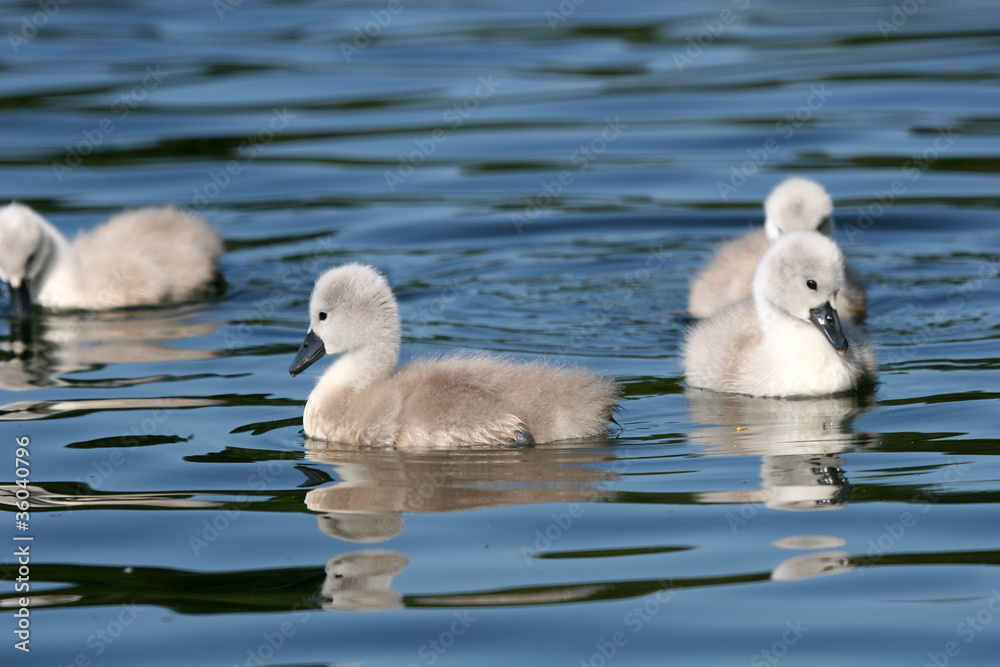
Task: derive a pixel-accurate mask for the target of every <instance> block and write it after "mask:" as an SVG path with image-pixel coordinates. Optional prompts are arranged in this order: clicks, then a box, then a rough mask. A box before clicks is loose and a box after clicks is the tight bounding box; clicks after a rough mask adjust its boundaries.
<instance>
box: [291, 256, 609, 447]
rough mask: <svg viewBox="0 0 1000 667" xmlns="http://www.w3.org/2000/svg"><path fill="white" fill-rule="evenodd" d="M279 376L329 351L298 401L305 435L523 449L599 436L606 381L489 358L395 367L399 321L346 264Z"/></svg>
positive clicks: (314, 305)
mask: <svg viewBox="0 0 1000 667" xmlns="http://www.w3.org/2000/svg"><path fill="white" fill-rule="evenodd" d="M309 319H310V327H309V333H308V334H307V336H306V339H305V341H304V342H303V343H302V347H301V348H300V349H299V352H298V354H297V355H296V357H295V360H294V361H293V362H292V365H291V367H290V368H289V371H290V372H291V374H292V375H293V376H294V375H296V374H298V373H300V372H302V371H303V370H304V369H305V368H307V367H308V366H309V365H310V364H312V363H313V362H315V361H316V360H317V359H319V358H321V357H322V356H323V355H324V354H339V355H340V357H339V358H338V359H337V360H336V361H334V362H333V363H332V364H331V365H330V366H329V368H327V369H326V371H325V372H324V373H323V375H322V377H321V378H320V379H319V382H318V383H317V384H316V387H315V388H314V389H313V391H312V393H310V394H309V399H308V401H307V402H306V407H305V414H304V417H303V426H304V428H305V432H306V435H308V436H310V437H312V438H319V439H323V440H331V441H337V442H343V443H347V444H356V445H379V446H393V447H397V448H399V449H414V448H430V447H453V446H467V445H475V444H482V445H505V446H517V445H528V444H531V443H532V442H548V441H553V440H565V439H571V438H584V437H591V436H597V435H602V434H604V433H606V432H607V422H608V421H609V420H610V419H611V418H612V412H613V411H614V409H615V408H616V407H617V397H618V388H617V386H616V385H615V383H614V382H612V381H610V380H607V379H604V378H601V377H599V376H597V375H595V374H592V373H590V372H588V371H585V370H582V369H576V368H568V367H562V366H554V365H550V364H545V363H537V362H533V363H528V362H516V361H511V360H507V359H503V358H499V357H496V356H493V355H489V354H483V353H478V354H460V355H453V356H447V357H443V358H428V359H421V360H418V361H415V362H413V363H410V364H408V365H406V366H405V367H403V368H400V369H399V370H395V368H396V364H397V362H398V360H399V346H400V319H399V310H398V307H397V305H396V299H395V297H394V296H393V294H392V290H391V289H390V288H389V284H388V282H387V281H386V279H385V278H384V277H383V276H382V275H381V274H380V273H378V272H377V271H376V270H375V269H373V268H372V267H370V266H367V265H363V264H358V263H351V264H345V265H343V266H339V267H335V268H332V269H329V270H328V271H326V272H325V273H324V274H323V275H322V276H320V277H319V279H318V280H317V281H316V286H315V288H314V289H313V293H312V298H311V299H310V302H309Z"/></svg>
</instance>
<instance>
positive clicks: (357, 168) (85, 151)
mask: <svg viewBox="0 0 1000 667" xmlns="http://www.w3.org/2000/svg"><path fill="white" fill-rule="evenodd" d="M46 7H47V9H46ZM3 16H4V18H3V34H4V35H5V38H4V39H3V40H2V41H3V43H2V44H0V114H2V120H3V122H2V123H0V200H8V199H13V198H17V199H19V200H22V201H25V202H27V203H30V204H31V205H33V206H35V207H36V208H38V209H39V210H40V211H42V212H43V213H44V214H45V215H47V216H48V217H49V219H51V220H52V221H53V222H54V223H55V224H57V225H58V226H59V227H60V228H61V229H63V230H65V231H66V233H67V234H68V235H72V234H74V233H75V232H76V230H78V229H84V228H88V227H90V226H92V225H94V224H96V223H97V222H98V221H100V220H102V219H104V218H106V217H107V216H108V215H110V214H111V213H113V212H114V211H117V210H119V209H121V208H123V207H128V206H138V205H145V204H151V203H163V202H176V203H180V204H183V205H186V206H189V207H192V208H195V209H198V210H200V211H201V213H202V214H203V215H204V216H205V217H206V218H207V219H209V220H210V221H211V223H212V224H214V225H216V226H217V227H218V228H219V229H220V230H221V232H222V234H223V236H224V238H225V240H226V248H227V253H226V256H225V259H224V263H223V269H224V271H225V274H226V276H227V279H228V280H229V283H230V289H229V291H228V292H227V293H226V295H225V296H223V297H221V298H219V299H217V300H212V301H205V302H196V303H188V304H183V305H178V306H168V307H160V308H154V309H144V310H135V311H128V312H116V313H110V314H103V315H99V316H80V315H45V316H42V317H40V318H38V319H37V320H36V321H35V322H34V324H33V330H32V332H31V334H32V338H31V345H30V347H29V349H28V350H27V351H25V350H22V349H20V348H18V347H16V346H11V345H7V346H6V352H5V353H4V358H5V361H3V363H2V366H0V386H2V390H0V419H2V420H3V421H4V426H3V427H2V429H0V433H2V436H0V437H2V438H3V441H4V443H3V447H2V449H3V451H4V452H6V454H4V456H3V459H5V462H4V461H0V480H2V482H3V491H2V494H3V495H2V496H0V502H2V503H3V507H4V510H5V512H4V513H3V515H2V516H3V517H4V518H3V522H4V523H6V525H4V526H2V527H0V540H4V541H6V543H7V546H6V547H3V549H2V550H0V553H3V554H4V564H5V567H4V570H3V572H4V576H3V580H4V581H3V583H2V584H0V606H3V607H6V608H8V612H7V613H5V614H4V615H3V620H0V637H5V639H4V640H3V645H2V646H0V655H2V656H3V657H2V658H0V661H2V663H3V664H5V665H6V664H18V665H19V664H25V665H29V664H30V665H70V664H76V665H177V664H185V665H260V664H266V665H327V664H369V665H400V664H402V665H410V664H415V665H433V664H456V665H458V664H545V665H553V664H566V665H592V666H594V667H601V666H603V665H608V664H612V663H615V664H657V665H659V664H679V665H691V664H711V665H718V664H750V665H754V666H757V665H776V664H782V665H843V664H872V665H887V664H893V665H916V666H920V665H925V664H933V665H936V666H937V667H942V665H946V664H949V665H973V664H982V665H986V664H995V663H996V656H997V655H998V651H1000V641H998V639H997V638H998V631H997V629H998V627H1000V619H998V618H997V616H998V614H1000V593H998V591H1000V580H998V575H997V570H994V569H993V568H995V567H997V566H998V565H1000V549H998V546H997V544H998V543H997V515H998V505H1000V465H998V459H997V456H996V450H997V449H998V446H1000V439H998V437H997V425H998V423H1000V420H998V416H1000V411H998V400H1000V373H998V366H1000V353H998V342H1000V333H998V331H1000V312H998V309H997V303H998V297H1000V281H998V280H997V279H996V277H997V273H998V271H1000V226H998V224H997V214H998V207H1000V198H998V196H997V192H998V190H997V183H998V181H997V172H998V171H1000V162H998V159H997V155H998V149H1000V139H998V137H1000V113H998V109H1000V87H998V83H1000V72H998V65H1000V56H998V47H1000V36H998V35H1000V15H998V14H997V12H996V11H995V7H994V6H992V5H991V4H990V3H985V2H955V3H946V4H935V3H898V4H897V5H893V4H891V3H863V2H848V3H839V4H838V5H837V6H836V7H834V6H832V5H822V6H821V5H815V6H813V5H810V4H806V3H794V2H785V1H779V0H775V1H769V2H754V1H753V0H750V1H749V2H748V1H746V0H735V1H733V2H728V1H725V2H721V1H720V2H716V3H708V4H706V3H695V2H677V3H622V2H613V3H612V2H603V1H600V0H573V1H572V2H570V1H569V0H566V1H564V2H561V3H557V2H555V1H553V2H550V3H527V2H524V3H493V2H478V3H447V2H445V3H430V2H420V1H418V0H413V1H401V2H396V1H395V0H393V1H391V2H374V3H365V2H355V3H348V4H336V5H328V4H327V3H319V2H313V3H288V2H270V3H266V2H265V3H251V2H239V1H238V0H215V2H213V3H209V2H198V3H195V2H180V3H153V2H136V3H117V2H103V3H77V2H76V1H75V0H74V1H71V2H65V3H61V4H60V3H56V2H52V3H44V2H43V3H33V2H14V3H4V12H3ZM793 173H797V174H803V175H807V176H809V177H812V178H815V179H817V180H819V181H820V182H822V183H823V184H824V185H825V186H826V187H827V189H828V190H829V191H830V192H831V193H832V195H833V197H834V199H835V202H836V217H837V221H838V225H839V229H838V232H837V239H838V241H839V242H840V243H841V245H842V246H843V247H844V249H845V252H846V253H847V254H848V255H849V256H850V258H851V260H852V262H853V263H854V264H855V265H856V266H857V267H858V269H859V270H860V271H861V273H862V274H863V275H864V278H865V280H866V281H867V284H868V288H869V294H870V315H869V317H868V320H867V322H866V329H867V332H868V335H869V337H870V339H871V340H872V341H873V342H874V343H876V344H877V346H878V353H879V360H880V380H881V383H880V385H879V386H878V388H877V390H876V392H875V393H874V395H872V396H863V397H854V398H836V399H825V400H815V401H778V400H763V399H748V398H743V397H731V396H719V395H713V394H709V393H706V392H698V391H693V392H692V391H686V390H685V387H684V383H683V378H682V377H681V372H680V364H679V361H678V356H677V355H678V346H679V342H680V340H681V337H682V335H683V332H684V329H685V327H686V326H687V320H686V318H685V316H684V308H685V297H686V289H687V281H688V280H689V277H690V276H691V275H692V274H693V272H694V271H695V270H696V269H697V268H698V267H699V266H700V265H701V264H702V262H704V261H705V259H706V258H707V256H708V255H709V254H710V252H711V249H712V246H713V244H714V243H715V242H717V241H718V240H720V239H723V238H727V237H730V236H733V235H735V234H737V233H740V232H742V231H743V230H745V229H747V228H748V227H750V226H753V225H759V224H760V223H761V221H762V210H761V202H762V201H763V199H764V197H765V196H766V194H767V192H768V191H769V190H770V189H771V188H772V187H773V186H774V185H775V184H776V183H777V182H778V181H779V180H781V179H782V178H784V177H785V176H786V175H788V174H793ZM352 259H357V260H361V261H365V262H370V263H373V264H375V265H377V266H378V267H379V268H381V269H382V270H383V271H384V272H385V273H386V274H387V275H388V277H389V279H390V281H391V283H392V285H393V287H394V289H395V290H396V292H397V294H398V296H399V299H400V304H401V310H402V315H403V318H404V353H403V354H404V357H405V358H408V357H410V356H413V355H419V354H424V353H435V352H440V351H445V350H451V349H456V348H458V349H484V350H498V351H503V352H508V353H511V354H513V355H516V356H518V357H522V358H535V357H537V358H556V359H561V360H565V361H569V362H572V363H576V364H582V365H585V366H587V367H590V368H593V369H595V370H598V371H600V372H604V373H607V374H609V375H612V376H614V377H616V378H618V379H619V380H620V381H621V382H622V384H623V385H624V387H625V396H626V397H625V401H624V408H625V412H624V414H623V415H622V416H621V417H620V419H619V421H620V422H621V426H622V429H621V431H620V433H614V434H612V435H611V436H610V437H609V438H608V439H607V440H606V441H597V442H581V443H557V444H552V445H544V446H539V447H537V448H536V449H533V450H522V451H514V450H505V451H484V450H468V451H441V452H417V453H407V452H392V451H356V450H352V449H350V448H345V447H338V446H334V445H329V444H326V445H324V444H321V443H316V442H311V441H306V440H305V439H304V437H303V434H302V431H301V413H302V405H303V403H304V399H305V397H306V395H307V394H308V392H309V390H310V388H311V382H312V379H313V378H314V377H315V376H316V375H317V372H316V371H313V370H310V371H309V372H308V373H307V377H299V378H296V379H292V378H290V377H289V376H288V372H287V369H288V365H289V362H290V361H291V357H292V355H293V354H294V351H295V349H296V347H297V345H298V343H299V342H301V339H302V336H303V335H304V333H305V327H306V324H307V317H306V303H307V300H308V296H309V291H310V289H311V286H312V281H313V279H314V278H315V276H316V275H317V274H318V273H319V272H320V271H321V270H322V269H323V268H325V267H327V266H329V265H332V264H336V263H340V262H343V261H347V260H352ZM4 322H5V325H6V326H8V328H10V325H9V320H4ZM16 438H29V439H30V445H29V449H30V468H29V472H30V475H29V478H28V479H29V482H30V493H31V507H32V509H31V513H30V527H29V530H28V531H19V530H18V529H17V528H16V524H15V514H14V511H15V508H14V507H13V503H14V502H15V501H16V498H15V494H16V490H17V488H18V487H17V486H16V484H15V481H16V480H17V479H18V477H17V474H18V473H17V472H16V468H17V467H18V464H17V463H16V461H15V449H16V444H15V439H16ZM26 534H30V535H31V536H32V537H33V538H34V540H33V541H32V542H31V543H30V554H31V557H30V564H29V569H30V574H29V579H30V586H31V591H30V592H31V594H32V598H31V607H30V631H31V635H30V648H31V652H30V654H25V653H23V652H21V651H18V650H16V649H15V648H14V644H15V642H16V641H18V639H17V637H16V636H15V635H14V633H13V632H12V631H13V630H14V629H15V628H16V623H17V618H16V617H14V616H13V613H14V611H15V610H16V609H17V608H18V607H19V604H18V599H19V597H20V596H21V595H22V594H21V593H18V592H17V591H16V586H17V584H18V582H17V577H18V574H17V569H16V565H17V564H16V560H17V557H16V556H15V555H14V551H15V549H16V548H17V546H18V545H19V544H22V543H21V542H15V541H14V540H13V539H12V538H13V537H15V536H18V535H26ZM4 536H6V537H4Z"/></svg>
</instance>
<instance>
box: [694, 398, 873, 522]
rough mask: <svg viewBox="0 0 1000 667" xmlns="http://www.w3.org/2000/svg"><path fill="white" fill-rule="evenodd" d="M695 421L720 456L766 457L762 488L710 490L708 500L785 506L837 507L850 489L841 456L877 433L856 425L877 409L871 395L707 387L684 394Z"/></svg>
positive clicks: (701, 437)
mask: <svg viewBox="0 0 1000 667" xmlns="http://www.w3.org/2000/svg"><path fill="white" fill-rule="evenodd" d="M685 398H686V400H687V408H688V414H689V415H690V417H691V421H692V422H694V423H696V424H703V425H710V426H700V427H697V428H693V429H691V431H690V437H691V440H693V441H695V442H698V443H701V444H703V445H704V446H705V451H706V453H708V454H709V455H714V456H760V457H761V465H760V478H761V488H759V489H749V490H732V491H707V492H703V493H700V494H698V498H699V500H700V501H701V502H705V503H763V504H764V505H765V506H766V507H769V508H771V509H780V510H818V509H837V508H840V507H842V506H843V505H844V503H845V502H846V501H847V498H848V496H849V494H850V488H851V487H850V483H849V481H848V479H847V477H846V475H845V474H844V471H843V465H844V459H843V458H842V457H841V456H840V454H842V453H844V452H848V451H851V450H856V449H861V448H864V447H869V446H872V445H874V444H875V443H876V438H875V436H874V435H870V434H865V433H857V432H855V431H854V430H853V428H852V426H851V423H852V422H853V420H854V419H855V418H856V417H857V416H858V415H859V414H862V413H863V412H865V411H866V410H869V409H871V407H872V406H873V400H872V399H871V397H870V396H858V395H851V396H831V397H825V398H817V399H812V398H810V399H795V400H789V399H772V398H755V397H751V396H743V395H739V394H721V393H717V392H711V391H704V390H700V389H689V390H687V392H686V393H685Z"/></svg>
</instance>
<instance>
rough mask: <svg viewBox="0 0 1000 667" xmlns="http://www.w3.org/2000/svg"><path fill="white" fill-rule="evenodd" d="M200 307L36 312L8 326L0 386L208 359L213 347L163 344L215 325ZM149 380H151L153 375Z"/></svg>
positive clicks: (33, 385)
mask: <svg viewBox="0 0 1000 667" xmlns="http://www.w3.org/2000/svg"><path fill="white" fill-rule="evenodd" d="M203 311H204V306H199V305H196V304H188V305H181V306H172V307H165V308H161V309H130V310H118V311H110V312H79V313H70V314H61V313H59V314H57V313H39V314H36V316H35V317H34V318H33V319H32V320H30V321H14V322H11V324H10V338H9V340H7V341H4V342H3V345H2V347H0V350H2V351H3V353H4V354H5V356H6V357H7V358H6V359H4V360H3V361H0V389H8V390H12V391H26V390H31V389H37V388H39V387H52V386H67V385H69V384H71V383H70V382H67V381H66V380H65V379H64V376H65V375H68V374H70V373H76V372H81V371H90V370H94V369H96V368H100V367H102V366H107V365H111V364H125V363H151V362H170V361H191V360H199V359H212V358H215V357H218V356H220V353H219V352H216V351H214V350H206V349H197V348H183V347H174V346H171V345H170V344H169V343H171V342H173V341H180V340H186V339H191V338H195V337H198V336H204V335H207V334H211V333H213V332H214V331H215V330H216V329H218V328H219V326H221V324H222V322H220V321H204V320H203V319H202V316H203ZM154 379H155V378H154ZM146 381H152V380H151V379H149V378H142V379H114V380H104V381H87V384H89V385H91V386H128V385H133V384H140V383H142V382H146Z"/></svg>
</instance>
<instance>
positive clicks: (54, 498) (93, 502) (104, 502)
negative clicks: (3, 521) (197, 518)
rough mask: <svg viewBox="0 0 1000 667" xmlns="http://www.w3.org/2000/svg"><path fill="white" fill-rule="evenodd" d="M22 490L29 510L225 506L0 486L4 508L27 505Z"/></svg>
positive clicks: (186, 496)
mask: <svg viewBox="0 0 1000 667" xmlns="http://www.w3.org/2000/svg"><path fill="white" fill-rule="evenodd" d="M19 489H21V491H22V497H23V492H24V491H25V490H27V492H28V494H29V495H28V499H27V501H28V507H29V508H30V509H33V510H51V509H55V508H67V509H69V508H80V507H121V506H128V507H131V508H132V509H143V508H149V507H172V508H175V509H182V508H197V509H204V508H209V507H221V506H222V503H218V502H214V501H210V500H192V499H191V494H190V493H179V492H159V493H102V494H94V493H93V492H91V493H90V494H88V495H78V494H72V493H58V492H52V491H49V490H48V489H45V488H43V487H41V486H34V485H32V484H29V485H27V487H25V488H24V489H22V488H21V487H20V486H17V485H16V484H0V505H10V506H18V505H19V503H21V502H24V501H22V500H19V499H18V498H17V496H16V494H17V491H18V490H19Z"/></svg>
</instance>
